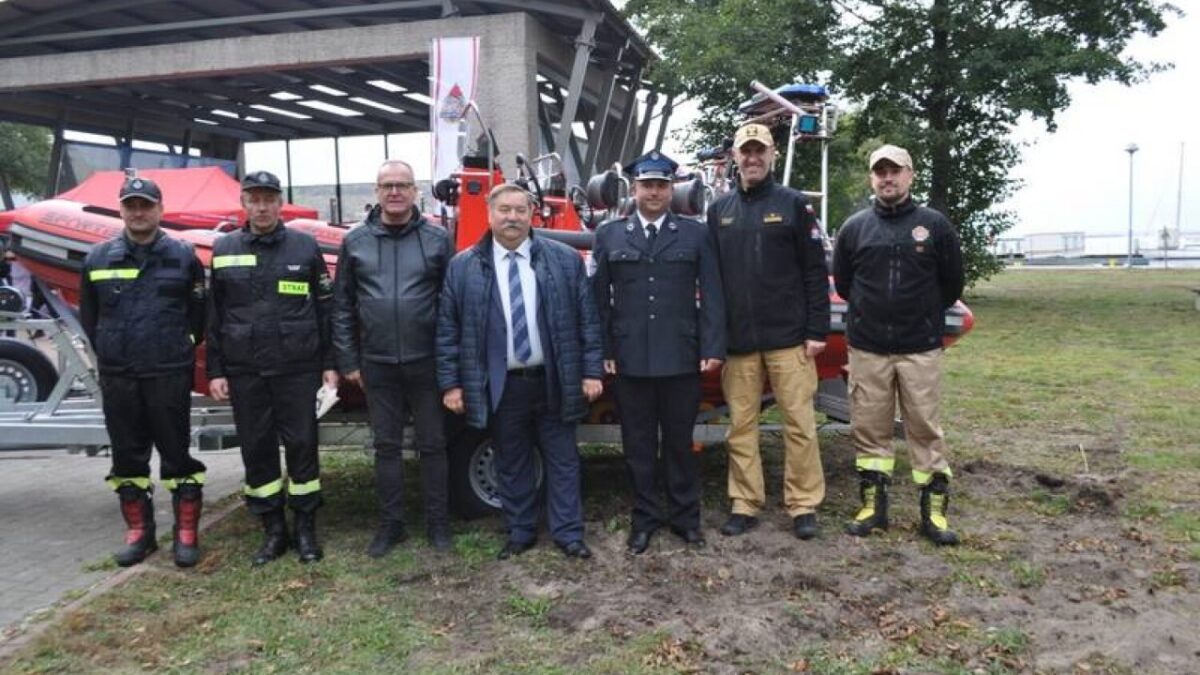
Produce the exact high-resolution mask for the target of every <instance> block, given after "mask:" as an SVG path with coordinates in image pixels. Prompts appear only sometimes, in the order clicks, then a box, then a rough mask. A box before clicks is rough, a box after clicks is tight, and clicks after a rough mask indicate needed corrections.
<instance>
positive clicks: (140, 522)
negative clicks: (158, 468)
mask: <svg viewBox="0 0 1200 675" xmlns="http://www.w3.org/2000/svg"><path fill="white" fill-rule="evenodd" d="M117 496H118V497H119V498H120V500H121V517H122V518H124V519H125V547H124V548H122V549H121V550H120V551H117V552H116V553H115V554H114V555H113V559H114V560H116V562H117V564H118V565H120V566H121V567H130V566H133V565H136V564H138V563H140V562H142V561H143V560H145V559H146V556H148V555H150V554H151V553H154V552H155V551H156V550H158V542H156V541H155V540H154V536H155V531H154V503H153V502H152V501H151V499H150V491H149V490H145V489H142V488H140V487H138V486H136V485H122V486H121V487H119V488H117Z"/></svg>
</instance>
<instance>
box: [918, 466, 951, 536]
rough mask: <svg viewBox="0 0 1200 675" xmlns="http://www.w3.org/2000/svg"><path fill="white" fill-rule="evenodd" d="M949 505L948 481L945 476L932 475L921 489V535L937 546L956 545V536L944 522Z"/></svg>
mask: <svg viewBox="0 0 1200 675" xmlns="http://www.w3.org/2000/svg"><path fill="white" fill-rule="evenodd" d="M949 505H950V481H949V479H947V478H946V475H945V474H941V473H938V474H934V476H933V479H932V480H930V481H929V483H928V484H927V485H925V487H923V488H921V534H923V535H925V536H926V537H927V538H928V539H929V540H930V541H932V542H933V543H935V544H937V545H938V546H954V545H955V544H957V543H958V535H957V534H956V533H955V532H954V530H951V529H950V524H949V523H948V522H947V521H946V508H947V507H948V506H949Z"/></svg>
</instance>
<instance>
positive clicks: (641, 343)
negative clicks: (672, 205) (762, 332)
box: [592, 214, 725, 377]
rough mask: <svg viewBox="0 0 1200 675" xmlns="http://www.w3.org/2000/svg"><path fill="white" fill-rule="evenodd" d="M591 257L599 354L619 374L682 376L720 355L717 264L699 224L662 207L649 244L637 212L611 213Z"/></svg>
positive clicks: (721, 316)
mask: <svg viewBox="0 0 1200 675" xmlns="http://www.w3.org/2000/svg"><path fill="white" fill-rule="evenodd" d="M592 256H593V259H594V260H595V263H596V274H595V276H594V277H593V288H594V294H595V296H596V303H597V305H598V308H599V310H600V319H601V324H602V326H603V328H604V358H605V359H612V360H616V362H617V373H618V374H619V375H628V376H632V377H663V376H669V375H683V374H686V373H695V372H697V371H698V370H699V364H700V360H701V359H724V358H725V299H724V297H723V296H722V290H721V271H720V267H719V265H718V263H717V256H716V250H715V248H714V247H713V243H712V239H711V237H710V235H709V233H708V231H707V230H706V228H705V227H704V226H703V225H702V224H700V223H699V222H697V221H695V220H689V219H687V218H681V217H678V216H675V215H673V214H668V215H667V217H666V219H665V220H664V221H663V223H662V227H661V231H660V232H659V233H658V235H657V237H656V239H655V242H654V245H653V247H651V245H650V242H649V240H648V239H647V238H646V234H645V230H644V228H643V224H642V222H641V219H640V216H636V215H631V216H629V217H627V218H618V219H616V220H611V221H609V222H607V223H604V224H602V225H601V226H600V228H599V229H598V230H597V231H596V242H595V244H594V246H593V248H592Z"/></svg>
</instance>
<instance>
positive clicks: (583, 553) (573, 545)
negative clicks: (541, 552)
mask: <svg viewBox="0 0 1200 675" xmlns="http://www.w3.org/2000/svg"><path fill="white" fill-rule="evenodd" d="M559 548H560V549H562V552H563V555H565V556H567V557H568V558H579V559H580V560H587V559H588V558H591V557H592V549H590V548H588V547H587V544H585V543H583V540H579V541H573V542H570V543H569V544H562V545H560V546H559Z"/></svg>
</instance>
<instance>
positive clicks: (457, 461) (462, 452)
mask: <svg viewBox="0 0 1200 675" xmlns="http://www.w3.org/2000/svg"><path fill="white" fill-rule="evenodd" d="M447 437H448V438H449V439H450V442H449V443H448V444H447V452H448V453H449V460H450V500H451V505H452V506H453V507H454V511H455V512H456V513H457V514H458V516H459V517H460V518H462V519H464V520H472V519H474V518H481V517H484V516H490V515H494V514H496V513H498V512H499V510H500V487H499V482H498V480H497V478H496V465H495V450H494V449H493V448H492V439H491V436H490V435H489V434H488V433H487V432H485V431H480V430H478V429H471V428H465V427H464V428H459V429H456V430H455V431H454V432H452V433H451V434H450V435H448V436H447ZM533 470H534V474H535V476H536V478H535V480H536V481H537V485H538V488H539V490H540V489H541V486H542V480H543V470H542V456H541V453H536V454H534V462H533Z"/></svg>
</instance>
